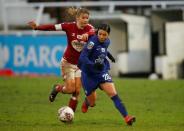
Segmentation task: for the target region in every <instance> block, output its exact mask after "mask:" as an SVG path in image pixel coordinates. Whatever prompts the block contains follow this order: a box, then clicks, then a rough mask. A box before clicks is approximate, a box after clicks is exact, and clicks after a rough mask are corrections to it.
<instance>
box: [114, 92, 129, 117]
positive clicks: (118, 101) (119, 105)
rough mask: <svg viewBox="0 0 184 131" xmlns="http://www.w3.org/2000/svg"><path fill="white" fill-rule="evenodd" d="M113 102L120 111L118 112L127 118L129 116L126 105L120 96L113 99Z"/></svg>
mask: <svg viewBox="0 0 184 131" xmlns="http://www.w3.org/2000/svg"><path fill="white" fill-rule="evenodd" d="M111 99H112V101H113V102H114V105H115V107H116V108H117V109H118V111H119V112H120V113H121V115H122V116H123V117H126V116H127V115H128V113H127V111H126V108H125V106H124V104H123V103H122V101H121V99H120V98H119V96H118V95H115V96H113V97H111Z"/></svg>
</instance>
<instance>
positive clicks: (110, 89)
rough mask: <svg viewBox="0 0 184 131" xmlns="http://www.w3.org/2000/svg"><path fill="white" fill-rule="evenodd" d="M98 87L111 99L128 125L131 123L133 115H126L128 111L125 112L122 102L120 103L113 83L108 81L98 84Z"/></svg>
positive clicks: (133, 118)
mask: <svg viewBox="0 0 184 131" xmlns="http://www.w3.org/2000/svg"><path fill="white" fill-rule="evenodd" d="M100 87H101V88H102V89H103V90H104V91H105V92H106V94H107V95H108V96H109V97H110V98H111V100H112V101H113V103H114V105H115V107H116V108H117V110H118V111H119V112H120V113H121V115H122V116H123V117H124V120H125V122H126V123H127V124H128V125H132V124H133V122H135V117H133V116H129V115H128V112H127V110H126V108H125V106H124V104H123V103H122V101H121V99H120V97H119V96H118V94H117V91H116V89H115V86H114V83H110V82H106V83H102V84H100Z"/></svg>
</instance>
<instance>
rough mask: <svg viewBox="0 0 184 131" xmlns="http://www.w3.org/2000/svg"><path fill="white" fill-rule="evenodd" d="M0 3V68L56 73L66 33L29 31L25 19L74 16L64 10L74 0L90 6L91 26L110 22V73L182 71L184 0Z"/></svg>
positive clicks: (170, 75) (167, 74)
mask: <svg viewBox="0 0 184 131" xmlns="http://www.w3.org/2000/svg"><path fill="white" fill-rule="evenodd" d="M57 2H59V3H57ZM66 2H67V3H66ZM0 5H1V13H0V16H1V17H0V27H1V35H0V52H1V56H0V63H1V64H0V69H1V72H2V73H1V74H4V73H3V72H6V70H8V71H9V70H11V71H9V72H13V73H14V74H30V73H32V74H41V75H48V74H49V75H50V74H54V75H60V70H59V68H58V67H59V62H60V57H61V56H62V53H63V50H64V47H65V46H66V38H65V34H64V33H63V32H36V31H31V30H30V28H29V27H28V26H27V22H28V21H30V20H35V21H36V22H37V23H38V24H45V23H60V22H63V21H72V20H73V18H71V17H68V16H69V15H68V14H67V11H66V10H67V8H68V7H76V6H77V7H86V8H88V9H89V10H90V12H91V21H90V22H91V23H92V24H93V25H94V26H96V25H97V24H98V23H102V22H107V23H109V24H110V25H111V27H112V33H111V36H110V37H111V40H112V44H111V46H110V51H111V52H112V54H113V55H114V56H115V57H116V60H117V62H116V63H115V64H112V70H111V74H112V75H113V76H126V77H137V76H138V77H148V76H155V77H161V78H164V79H178V78H183V76H184V75H183V74H184V73H183V72H184V62H183V61H184V53H183V50H184V44H183V38H184V37H183V36H184V32H183V28H184V24H183V6H184V1H149V0H147V1H139V0H136V1H132V0H131V1H106V2H105V1H80V2H79V1H59V0H57V1H51V0H50V1H49V0H48V1H46V0H42V1H36V0H28V1H26V0H6V1H5V0H1V4H0ZM15 16H16V17H15ZM60 36H61V37H60ZM52 37H53V38H52ZM51 39H52V40H51ZM17 46H18V47H17ZM51 46H53V47H52V48H51ZM57 47H58V49H56V48H57ZM40 49H41V50H42V51H40ZM18 63H19V64H18ZM44 70H45V72H44Z"/></svg>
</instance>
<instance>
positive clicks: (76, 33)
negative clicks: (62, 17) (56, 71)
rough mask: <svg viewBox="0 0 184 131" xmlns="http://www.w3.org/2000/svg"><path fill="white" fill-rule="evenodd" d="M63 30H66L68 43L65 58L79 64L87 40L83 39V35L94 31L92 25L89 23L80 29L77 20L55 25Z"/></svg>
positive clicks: (57, 28)
mask: <svg viewBox="0 0 184 131" xmlns="http://www.w3.org/2000/svg"><path fill="white" fill-rule="evenodd" d="M59 26H61V30H63V31H65V32H66V35H67V40H68V45H67V48H66V50H65V52H64V56H63V58H64V59H66V60H67V61H68V62H69V63H71V64H75V65H77V63H78V59H79V55H80V53H81V51H82V49H83V47H84V44H86V42H87V41H83V40H82V35H83V34H86V33H88V34H89V32H94V28H93V26H92V25H90V24H88V25H87V26H85V27H84V29H79V28H78V27H77V24H76V22H70V23H62V24H59V25H58V24H57V25H55V28H56V30H59Z"/></svg>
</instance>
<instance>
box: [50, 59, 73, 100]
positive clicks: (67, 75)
mask: <svg viewBox="0 0 184 131" xmlns="http://www.w3.org/2000/svg"><path fill="white" fill-rule="evenodd" d="M61 72H62V76H63V78H64V82H65V84H64V85H61V84H55V85H54V87H53V89H52V91H51V93H50V95H49V100H50V101H51V102H53V101H54V100H55V97H56V95H57V94H58V92H61V93H63V94H71V93H73V92H75V69H74V67H73V65H71V64H70V63H68V62H67V61H66V60H64V59H63V60H62V62H61Z"/></svg>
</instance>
